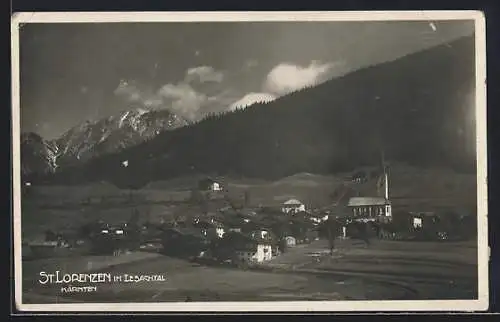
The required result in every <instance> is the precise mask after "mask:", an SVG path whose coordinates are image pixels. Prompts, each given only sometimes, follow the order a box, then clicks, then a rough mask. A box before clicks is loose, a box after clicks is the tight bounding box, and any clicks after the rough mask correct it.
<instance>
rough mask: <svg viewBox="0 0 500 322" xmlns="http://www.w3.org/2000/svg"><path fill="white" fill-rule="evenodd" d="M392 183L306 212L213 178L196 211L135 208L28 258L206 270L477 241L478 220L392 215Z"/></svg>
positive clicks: (302, 206) (355, 181)
mask: <svg viewBox="0 0 500 322" xmlns="http://www.w3.org/2000/svg"><path fill="white" fill-rule="evenodd" d="M367 182H369V183H370V184H373V185H375V186H376V190H377V193H375V194H376V196H373V195H371V196H363V195H360V193H359V192H356V189H355V188H356V185H360V184H366V183H367ZM389 191H390V189H389V178H388V174H387V172H386V171H383V172H382V173H375V172H373V173H370V172H363V171H361V172H359V171H358V172H355V173H353V174H352V175H351V177H350V178H348V180H346V184H345V185H342V186H340V187H339V188H338V189H336V190H335V191H334V192H333V194H332V195H333V196H334V197H335V200H334V202H333V203H332V204H330V205H327V206H325V207H321V208H318V207H316V208H312V209H311V207H308V205H307V203H306V202H303V201H301V200H298V199H295V198H291V199H288V200H286V201H284V202H283V203H282V204H280V205H276V204H275V205H272V206H265V205H258V206H255V205H252V204H251V200H250V199H251V196H250V194H249V193H248V192H247V191H245V192H244V193H243V196H241V198H239V199H236V200H235V198H232V199H231V198H228V190H227V188H226V187H224V185H223V183H221V182H218V181H217V180H215V179H212V178H208V177H206V178H204V179H202V180H199V182H198V184H197V186H196V187H191V189H190V193H189V198H188V200H185V201H184V203H185V204H187V205H190V209H191V210H192V209H194V211H191V212H189V211H185V212H180V213H179V214H177V215H175V216H170V218H163V217H160V219H159V220H157V221H156V222H150V221H149V220H147V219H146V220H144V218H141V214H140V212H139V211H137V210H136V209H134V208H133V207H132V208H131V209H132V211H131V213H130V214H129V215H128V217H129V220H128V221H126V222H123V221H122V222H119V223H116V222H114V223H113V222H105V221H103V220H96V221H90V222H86V223H85V224H83V225H82V226H80V227H78V228H77V229H74V230H73V231H72V232H55V231H53V230H50V229H49V230H47V231H45V240H44V241H43V242H32V243H30V244H29V245H28V246H29V248H26V249H28V250H27V251H26V252H25V253H26V254H23V257H24V258H28V257H31V258H40V257H42V258H43V257H51V256H64V255H58V254H71V253H79V254H82V255H83V254H94V255H113V256H120V255H122V254H125V253H130V252H133V251H140V252H155V253H160V254H163V255H167V256H172V257H179V258H184V259H188V260H191V261H197V262H200V263H204V264H207V265H208V264H225V265H233V266H237V267H242V266H243V267H249V266H252V265H254V266H255V265H258V264H260V263H264V262H267V261H269V260H271V259H273V258H276V257H278V256H280V255H281V254H283V253H286V252H287V251H288V250H290V249H291V248H293V247H296V246H298V245H301V244H308V243H311V242H314V241H318V240H320V239H322V240H326V241H328V242H327V245H328V247H327V248H328V250H329V251H330V253H333V251H334V250H335V244H336V242H335V240H337V239H357V240H361V241H363V242H364V243H365V245H366V247H369V245H370V240H371V239H373V238H376V239H388V240H430V241H439V240H440V241H447V240H463V239H469V238H472V237H473V236H474V235H475V230H474V228H473V227H475V226H474V220H475V216H473V215H458V214H445V213H439V214H438V213H436V212H429V211H419V209H413V210H411V209H410V210H408V209H405V210H404V211H402V210H398V209H396V211H394V209H393V207H392V203H391V200H390V196H389Z"/></svg>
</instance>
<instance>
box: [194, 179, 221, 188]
mask: <svg viewBox="0 0 500 322" xmlns="http://www.w3.org/2000/svg"><path fill="white" fill-rule="evenodd" d="M198 188H199V189H200V190H201V191H222V190H223V188H222V184H220V183H219V182H217V181H215V180H213V179H210V178H206V179H203V180H200V181H199V182H198Z"/></svg>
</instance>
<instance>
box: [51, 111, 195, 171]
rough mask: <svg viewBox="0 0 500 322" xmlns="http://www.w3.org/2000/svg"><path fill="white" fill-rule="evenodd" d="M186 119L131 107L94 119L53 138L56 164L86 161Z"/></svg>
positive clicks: (164, 112)
mask: <svg viewBox="0 0 500 322" xmlns="http://www.w3.org/2000/svg"><path fill="white" fill-rule="evenodd" d="M185 125H187V122H186V121H184V120H183V119H181V118H179V117H177V116H176V115H175V114H173V113H171V112H169V111H167V110H156V111H148V112H146V111H142V110H131V111H125V112H122V113H121V114H120V115H116V116H110V117H108V118H105V119H101V120H98V121H97V122H89V121H87V122H84V123H82V124H80V125H79V126H76V127H74V128H72V129H70V130H69V131H67V132H66V133H64V134H63V135H62V136H61V137H60V138H58V139H57V140H55V144H56V145H57V146H58V147H59V150H60V151H61V154H60V156H59V158H58V162H59V163H60V164H59V165H60V166H64V165H68V164H72V163H76V162H81V161H86V160H89V159H92V158H95V157H98V156H101V155H104V154H107V153H112V152H116V151H120V150H122V149H124V148H127V147H131V146H134V145H136V144H138V143H141V142H143V141H146V140H149V139H151V138H152V137H154V136H156V135H158V134H159V133H160V132H162V131H165V130H172V129H176V128H178V127H181V126H185Z"/></svg>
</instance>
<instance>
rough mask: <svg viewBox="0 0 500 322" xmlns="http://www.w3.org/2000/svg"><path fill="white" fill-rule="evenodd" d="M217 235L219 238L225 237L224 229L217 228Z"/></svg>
mask: <svg viewBox="0 0 500 322" xmlns="http://www.w3.org/2000/svg"><path fill="white" fill-rule="evenodd" d="M215 233H216V234H217V237H219V238H222V237H224V234H225V231H224V228H223V227H222V226H216V227H215Z"/></svg>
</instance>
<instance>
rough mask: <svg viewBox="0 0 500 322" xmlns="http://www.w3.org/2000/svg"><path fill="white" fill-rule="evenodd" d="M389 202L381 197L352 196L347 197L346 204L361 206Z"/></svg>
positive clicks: (382, 204)
mask: <svg viewBox="0 0 500 322" xmlns="http://www.w3.org/2000/svg"><path fill="white" fill-rule="evenodd" d="M390 203H391V202H390V201H389V200H385V198H382V197H352V198H351V199H349V203H348V204H347V206H349V207H363V206H384V205H388V204H390Z"/></svg>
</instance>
